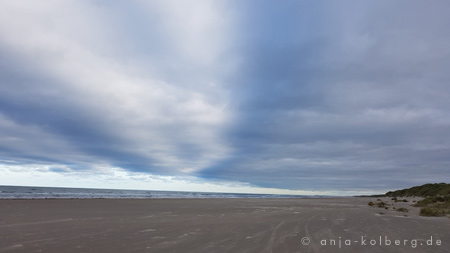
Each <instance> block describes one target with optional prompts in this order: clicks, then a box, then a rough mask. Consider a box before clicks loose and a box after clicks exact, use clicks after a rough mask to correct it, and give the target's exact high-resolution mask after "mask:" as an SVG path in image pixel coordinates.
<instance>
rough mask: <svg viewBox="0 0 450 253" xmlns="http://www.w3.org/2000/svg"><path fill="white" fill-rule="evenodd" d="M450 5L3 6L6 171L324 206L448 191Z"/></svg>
mask: <svg viewBox="0 0 450 253" xmlns="http://www.w3.org/2000/svg"><path fill="white" fill-rule="evenodd" d="M449 7H450V6H449V4H448V3H446V2H444V1H435V2H433V3H432V4H430V3H426V4H425V3H421V2H419V1H413V2H410V1H408V2H407V1H397V2H395V3H393V2H391V1H377V2H372V3H366V2H364V3H363V2H355V1H343V2H339V3H338V2H336V3H334V2H329V1H316V2H308V1H288V2H283V3H277V4H273V3H272V2H270V1H246V2H242V1H214V2H211V1H202V2H201V3H196V4H192V3H180V2H179V1H151V2H148V1H132V2H130V3H127V4H123V3H120V2H111V3H101V2H87V1H66V2H65V3H64V5H62V4H61V3H59V2H57V1H43V2H39V3H35V2H33V1H20V2H1V3H0V140H1V142H0V157H2V162H1V163H3V164H15V165H17V164H22V166H24V168H26V169H27V170H33V168H35V167H30V166H28V165H30V164H33V165H36V164H37V165H39V166H47V167H46V168H52V170H53V172H52V171H51V170H50V169H49V170H48V173H54V172H58V173H61V172H62V171H63V170H64V171H68V172H67V173H65V174H68V175H73V174H71V173H72V172H74V173H75V172H79V173H91V172H95V173H97V172H98V171H105V170H109V169H108V168H122V169H123V170H124V171H127V172H129V173H144V174H146V173H147V174H149V175H158V176H180V177H181V176H182V177H189V178H190V179H189V180H191V181H195V180H206V181H208V182H210V183H217V184H220V182H235V183H236V184H238V185H242V184H243V185H247V184H249V185H251V186H255V187H260V188H261V187H263V188H270V189H272V188H279V189H294V190H314V191H322V192H323V191H349V192H350V191H352V192H355V191H366V192H368V191H374V190H380V191H381V190H385V189H386V190H389V189H391V188H396V187H403V186H412V185H415V184H419V183H426V182H429V181H442V180H444V181H445V180H448V179H449V178H446V176H445V175H447V174H448V173H446V171H447V170H448V166H449V165H450V160H449V158H448V156H447V154H448V152H449V151H450V135H449V134H448V133H449V130H450V129H449V128H450V121H449V120H447V119H449V118H450V117H449V116H450V115H449V113H448V112H449V111H450V102H448V101H450V100H449V98H448V95H447V94H449V92H450V90H449V87H448V80H449V75H448V73H447V72H448V71H447V70H448V69H449V67H450V60H449V59H450V57H449V56H450V55H449V54H450V43H449V41H450V36H449V34H448V33H447V32H446V29H447V28H446V27H447V24H448V23H449V21H450V20H449V18H448V15H447V14H446V13H447V12H448V10H449ZM49 166H50V167H49ZM69 172H70V173H69ZM112 178H113V177H108V178H104V180H113V179H112ZM195 178H197V179H195ZM0 183H1V182H0ZM258 189H259V188H258ZM261 189H262V188H261Z"/></svg>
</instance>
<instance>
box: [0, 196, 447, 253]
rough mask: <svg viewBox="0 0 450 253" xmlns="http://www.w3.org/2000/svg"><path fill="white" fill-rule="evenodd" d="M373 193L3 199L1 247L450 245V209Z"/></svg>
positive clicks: (345, 248)
mask: <svg viewBox="0 0 450 253" xmlns="http://www.w3.org/2000/svg"><path fill="white" fill-rule="evenodd" d="M382 200H383V201H385V202H386V203H391V202H390V199H387V198H383V199H382ZM369 201H374V202H375V201H376V198H361V197H360V198H327V199H323V198H321V199H147V200H137V199H84V200H83V199H67V200H66V199H59V200H50V199H48V200H0V252H1V253H3V252H450V219H449V218H448V217H436V218H435V217H433V218H430V217H421V216H419V215H418V212H419V209H418V208H413V207H410V204H411V203H410V202H409V203H393V204H394V207H396V208H397V209H398V208H400V207H406V208H407V209H408V212H406V213H404V212H398V211H396V210H394V209H392V208H390V209H389V210H385V209H384V208H378V207H370V206H369V205H368V204H367V203H368V202H369ZM391 204H392V203H391ZM430 244H432V245H430Z"/></svg>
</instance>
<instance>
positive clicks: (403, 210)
mask: <svg viewBox="0 0 450 253" xmlns="http://www.w3.org/2000/svg"><path fill="white" fill-rule="evenodd" d="M396 211H397V212H404V213H407V212H408V209H406V208H403V207H400V208H397V209H396Z"/></svg>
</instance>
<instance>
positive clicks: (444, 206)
mask: <svg viewBox="0 0 450 253" xmlns="http://www.w3.org/2000/svg"><path fill="white" fill-rule="evenodd" d="M386 196H388V197H393V198H392V200H393V201H395V202H408V200H406V199H404V200H399V199H397V197H405V196H406V197H410V196H416V197H424V199H422V200H420V201H417V202H415V201H413V202H415V204H414V205H413V206H416V207H421V209H420V215H422V216H445V215H449V214H450V184H446V183H439V184H425V185H422V186H415V187H412V188H408V189H403V190H398V191H390V192H388V193H386ZM394 209H395V208H394ZM400 209H405V208H398V209H397V211H399V212H404V211H403V210H400ZM405 210H406V211H408V210H407V209H405Z"/></svg>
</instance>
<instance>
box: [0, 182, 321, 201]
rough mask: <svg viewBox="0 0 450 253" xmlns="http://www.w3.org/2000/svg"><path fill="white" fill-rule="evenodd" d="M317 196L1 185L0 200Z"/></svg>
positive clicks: (315, 196) (305, 196)
mask: <svg viewBox="0 0 450 253" xmlns="http://www.w3.org/2000/svg"><path fill="white" fill-rule="evenodd" d="M317 197H326V196H319V195H314V196H311V195H284V194H250V193H217V192H188V191H149V190H117V189H89V188H61V187H34V186H1V185H0V199H199V198H200V199H208V198H317Z"/></svg>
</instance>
